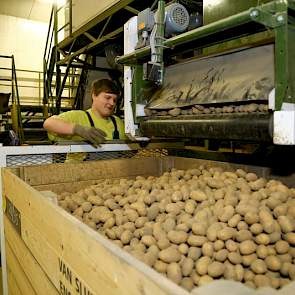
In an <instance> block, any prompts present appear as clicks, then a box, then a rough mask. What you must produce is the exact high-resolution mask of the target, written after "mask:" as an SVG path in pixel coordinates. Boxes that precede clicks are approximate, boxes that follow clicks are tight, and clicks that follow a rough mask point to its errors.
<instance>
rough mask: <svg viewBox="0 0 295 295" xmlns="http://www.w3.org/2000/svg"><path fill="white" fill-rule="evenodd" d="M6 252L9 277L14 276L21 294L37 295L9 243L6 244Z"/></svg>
mask: <svg viewBox="0 0 295 295" xmlns="http://www.w3.org/2000/svg"><path fill="white" fill-rule="evenodd" d="M5 247H6V248H5V250H6V263H7V266H8V276H11V275H13V277H14V278H15V281H16V282H17V285H18V287H19V289H20V290H21V294H30V295H35V294H37V293H36V292H35V290H34V289H33V287H32V285H31V283H30V281H29V280H28V278H27V276H26V274H25V273H24V271H23V269H22V267H21V265H20V263H19V261H18V257H16V256H15V255H14V253H13V251H12V250H11V247H10V245H9V243H6V244H5Z"/></svg>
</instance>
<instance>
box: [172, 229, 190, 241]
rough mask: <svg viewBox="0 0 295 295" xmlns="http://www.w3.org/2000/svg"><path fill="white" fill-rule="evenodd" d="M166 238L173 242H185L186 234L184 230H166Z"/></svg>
mask: <svg viewBox="0 0 295 295" xmlns="http://www.w3.org/2000/svg"><path fill="white" fill-rule="evenodd" d="M167 238H168V239H169V240H170V242H172V243H174V244H181V243H185V242H186V240H187V238H188V234H187V233H186V232H184V231H176V230H171V231H169V232H168V234H167Z"/></svg>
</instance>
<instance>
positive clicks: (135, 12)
mask: <svg viewBox="0 0 295 295" xmlns="http://www.w3.org/2000/svg"><path fill="white" fill-rule="evenodd" d="M124 9H126V10H127V11H129V12H131V13H134V14H135V15H137V14H138V13H139V12H140V11H139V10H137V9H135V8H133V7H131V6H128V5H127V6H125V7H124Z"/></svg>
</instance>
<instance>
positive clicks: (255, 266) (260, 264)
mask: <svg viewBox="0 0 295 295" xmlns="http://www.w3.org/2000/svg"><path fill="white" fill-rule="evenodd" d="M250 268H251V270H252V271H253V272H255V273H256V274H263V273H265V272H266V265H265V262H264V261H263V260H262V259H257V260H255V261H253V262H252V263H251V265H250Z"/></svg>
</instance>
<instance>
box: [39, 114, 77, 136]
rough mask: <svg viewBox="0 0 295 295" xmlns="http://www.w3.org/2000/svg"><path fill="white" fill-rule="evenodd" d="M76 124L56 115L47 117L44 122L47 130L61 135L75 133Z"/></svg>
mask: <svg viewBox="0 0 295 295" xmlns="http://www.w3.org/2000/svg"><path fill="white" fill-rule="evenodd" d="M74 126H75V124H73V123H70V122H66V121H64V120H62V119H59V118H54V117H50V118H48V119H46V120H45V122H44V124H43V127H44V128H45V129H46V130H47V131H49V132H52V133H57V134H61V135H74Z"/></svg>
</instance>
